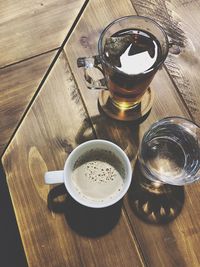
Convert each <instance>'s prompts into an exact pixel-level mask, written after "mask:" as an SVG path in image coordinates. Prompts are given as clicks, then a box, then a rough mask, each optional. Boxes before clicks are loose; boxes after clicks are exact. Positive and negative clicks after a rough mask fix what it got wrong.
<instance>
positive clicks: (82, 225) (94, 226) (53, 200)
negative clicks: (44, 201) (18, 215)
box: [48, 185, 122, 238]
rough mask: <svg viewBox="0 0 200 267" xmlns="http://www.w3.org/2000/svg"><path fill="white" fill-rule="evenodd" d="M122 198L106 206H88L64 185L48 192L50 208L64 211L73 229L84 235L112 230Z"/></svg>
mask: <svg viewBox="0 0 200 267" xmlns="http://www.w3.org/2000/svg"><path fill="white" fill-rule="evenodd" d="M121 207H122V200H120V201H118V202H117V203H115V204H114V205H112V206H109V207H106V208H88V207H86V206H83V205H81V204H79V203H78V202H76V201H75V200H74V199H73V198H72V197H71V196H70V195H69V194H68V193H67V192H66V189H65V186H64V185H59V186H56V187H54V188H52V189H51V191H50V192H49V194H48V208H49V210H51V211H53V212H55V213H62V214H64V216H65V219H66V221H67V223H68V225H69V226H70V227H71V229H72V230H73V231H75V232H76V233H78V234H79V235H82V236H87V237H92V238H95V237H98V236H103V235H105V234H107V233H108V232H110V231H111V230H112V229H113V228H114V227H115V226H116V224H117V222H118V221H119V219H120V215H121Z"/></svg>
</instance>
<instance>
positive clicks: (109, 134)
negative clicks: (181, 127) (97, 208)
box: [65, 1, 200, 267]
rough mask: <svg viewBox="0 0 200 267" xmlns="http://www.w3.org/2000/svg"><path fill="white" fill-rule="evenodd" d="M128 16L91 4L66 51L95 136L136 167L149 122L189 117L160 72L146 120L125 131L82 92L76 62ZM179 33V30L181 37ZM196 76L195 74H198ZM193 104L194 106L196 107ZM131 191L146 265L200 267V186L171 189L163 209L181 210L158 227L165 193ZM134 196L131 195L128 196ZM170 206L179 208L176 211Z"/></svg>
mask: <svg viewBox="0 0 200 267" xmlns="http://www.w3.org/2000/svg"><path fill="white" fill-rule="evenodd" d="M145 3H146V2H145ZM158 8H159V7H158ZM99 9H100V11H99ZM116 9H118V10H119V13H117V11H116ZM147 9H148V6H147ZM113 13H114V15H113ZM100 14H106V18H104V17H103V19H102V16H103V15H102V16H101V15H100ZM108 14H109V15H108ZM129 14H134V10H133V9H131V8H130V6H129V2H127V1H123V3H121V2H120V3H117V4H116V1H109V4H107V2H106V1H93V2H90V6H88V8H87V10H86V11H85V14H84V16H83V17H82V18H81V20H80V22H79V24H78V26H77V27H76V31H75V32H74V33H73V35H72V36H71V38H70V40H69V41H68V43H67V45H66V47H65V52H66V56H67V58H68V60H69V62H70V66H71V69H72V71H73V73H74V76H75V79H76V81H77V84H78V87H79V88H80V91H81V94H82V97H83V99H84V102H85V104H86V107H87V110H88V113H89V115H90V118H91V121H92V122H93V125H94V128H95V130H96V133H97V136H98V137H101V138H107V139H110V140H112V141H114V142H116V143H117V144H118V145H120V146H121V147H122V148H123V149H124V150H125V151H126V153H127V154H128V156H129V158H130V160H131V161H132V164H133V166H134V165H135V159H136V155H137V150H138V144H139V143H140V140H141V138H142V136H143V134H144V132H145V131H146V130H147V128H149V126H150V125H151V124H152V123H153V122H155V121H156V120H158V119H160V118H163V117H166V116H174V115H179V116H184V117H187V118H189V114H188V111H187V108H185V105H184V104H183V103H182V100H181V99H180V98H179V93H177V91H176V88H175V87H174V85H173V83H172V81H171V78H170V77H169V76H168V73H167V72H166V71H165V70H164V69H163V70H161V71H159V72H158V73H157V74H156V76H155V78H154V80H153V82H152V84H151V88H152V89H153V90H154V91H155V92H156V98H155V102H154V106H153V108H152V111H151V113H150V115H149V117H148V119H147V120H146V121H145V122H144V123H142V124H141V125H140V126H139V127H138V128H137V127H134V126H133V125H128V126H126V125H125V124H122V123H119V122H114V121H112V120H111V119H109V118H107V117H106V116H104V115H102V114H101V115H100V112H99V109H98V107H97V98H98V94H99V93H98V92H97V91H90V90H88V89H87V88H86V85H85V81H84V79H83V71H82V70H81V69H78V68H77V66H76V59H77V58H78V57H83V56H90V55H94V54H96V53H97V41H98V38H99V33H100V32H101V30H102V29H103V28H104V27H105V25H106V24H108V23H109V22H111V21H112V20H113V19H115V18H117V17H120V16H124V15H129ZM181 33H182V32H181V31H180V35H181ZM78 43H80V45H79V46H77V44H78ZM75 44H76V45H75ZM195 74H196V75H197V71H196V72H195ZM195 74H194V75H195ZM195 88H196V87H195ZM196 89H197V88H196ZM198 101H199V97H198V98H197V99H196V102H198ZM194 105H196V104H195V102H194ZM137 176H138V175H137V174H135V172H134V176H133V181H135V180H136V178H137ZM134 189H135V185H134V184H133V186H132V187H131V189H130V190H129V193H128V194H127V196H126V198H125V203H124V204H125V208H126V211H127V214H128V216H129V218H130V223H131V225H132V227H133V229H134V233H135V235H136V238H137V241H138V242H139V245H140V248H141V250H142V253H143V256H144V259H145V262H146V264H147V266H158V267H160V266H174V267H175V266H178V265H180V266H199V264H200V258H199V253H198V240H199V238H200V236H199V229H200V224H199V220H198V217H199V215H198V214H199V212H200V209H199V205H198V203H197V202H198V199H199V196H198V195H199V190H200V185H199V184H195V185H191V186H188V187H186V188H185V189H183V188H180V189H179V190H177V192H176V190H175V189H174V188H173V190H175V193H174V194H175V195H173V194H172V195H173V198H172V200H170V201H168V200H166V199H165V201H167V205H168V206H167V209H168V210H169V212H171V213H172V214H173V216H174V217H175V213H176V211H178V210H179V212H180V214H179V216H178V217H176V218H174V217H173V216H172V218H174V220H172V221H171V222H170V223H168V224H160V225H159V224H157V225H156V224H155V225H154V224H153V222H154V223H156V219H157V217H156V216H159V213H160V212H161V213H162V214H165V212H166V211H165V210H164V208H163V206H162V201H163V199H162V198H163V197H166V195H165V194H164V195H163V196H162V197H160V198H159V197H157V198H156V194H153V197H152V195H151V193H149V194H148V191H147V192H145V190H141V189H140V191H134ZM136 189H137V187H136ZM173 190H172V192H173ZM132 191H133V194H132V193H131V192H132ZM170 196H171V195H170V194H168V195H167V198H169V199H170ZM136 197H138V198H139V197H140V198H141V199H140V198H139V200H140V201H141V202H140V205H141V203H142V205H141V208H143V210H141V213H142V212H143V214H144V213H145V210H147V214H146V215H147V217H148V216H149V217H150V218H146V219H149V223H148V222H145V221H144V219H145V218H139V217H138V214H137V213H136V212H135V210H134V209H133V202H134V200H136V201H138V200H137V199H135V198H136ZM152 198H153V204H154V202H155V203H156V205H157V206H158V207H157V206H156V207H154V205H153V204H152V203H150V204H149V203H148V201H152ZM161 200H162V201H161ZM142 201H143V202H142ZM136 203H137V202H136ZM172 204H173V205H175V206H176V205H177V206H176V207H174V206H173V205H172ZM148 205H149V206H148ZM159 205H160V206H159ZM163 205H164V204H163ZM170 205H172V207H171V206H170ZM147 207H149V208H147ZM154 208H155V210H154ZM181 208H182V210H181ZM176 215H177V214H176ZM160 216H161V215H160ZM151 217H152V218H151Z"/></svg>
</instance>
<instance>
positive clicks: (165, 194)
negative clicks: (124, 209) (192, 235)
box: [128, 162, 185, 224]
mask: <svg viewBox="0 0 200 267" xmlns="http://www.w3.org/2000/svg"><path fill="white" fill-rule="evenodd" d="M184 199H185V195H184V187H182V186H172V185H168V184H160V183H159V184H158V183H157V184H156V183H154V182H152V181H150V180H148V179H147V178H145V177H144V176H143V175H142V173H141V171H140V169H139V164H138V162H137V163H136V166H135V169H134V173H133V179H132V184H131V186H130V189H129V194H128V201H129V204H130V207H131V208H132V210H133V212H134V213H135V215H136V216H138V217H139V218H140V219H141V220H143V221H145V222H147V223H151V224H167V223H169V222H171V221H173V220H174V219H175V218H176V217H177V216H178V215H179V214H180V212H181V210H182V207H183V204H184Z"/></svg>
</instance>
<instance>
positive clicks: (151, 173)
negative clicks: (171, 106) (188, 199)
mask: <svg viewBox="0 0 200 267" xmlns="http://www.w3.org/2000/svg"><path fill="white" fill-rule="evenodd" d="M199 140H200V127H199V126H198V125H197V124H195V123H194V122H192V121H190V120H187V119H184V118H181V117H168V118H164V119H162V120H160V121H158V122H156V123H154V124H153V125H152V126H151V127H150V129H149V130H148V131H147V132H146V133H145V134H144V137H143V139H142V142H141V145H140V150H139V156H138V159H139V163H140V168H141V171H142V173H143V175H144V176H145V177H146V178H148V179H150V180H151V181H154V182H161V183H166V184H172V185H185V184H189V183H193V182H195V181H197V180H198V179H199V178H200V143H199Z"/></svg>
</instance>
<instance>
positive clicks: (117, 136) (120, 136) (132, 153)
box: [75, 114, 139, 161]
mask: <svg viewBox="0 0 200 267" xmlns="http://www.w3.org/2000/svg"><path fill="white" fill-rule="evenodd" d="M94 129H95V130H94ZM94 138H99V139H105V140H108V141H111V142H114V143H115V144H117V145H118V146H120V147H121V148H122V149H123V150H124V152H125V153H126V154H127V156H128V157H129V159H130V161H132V160H133V159H135V158H136V156H137V151H138V147H139V124H138V123H133V122H120V121H116V120H113V119H111V118H109V117H107V116H104V115H103V114H98V115H96V116H92V117H90V118H89V119H85V120H84V121H83V123H82V125H81V127H80V128H79V131H78V132H77V134H76V139H75V140H76V143H77V144H81V143H83V142H86V141H88V140H91V139H94Z"/></svg>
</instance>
